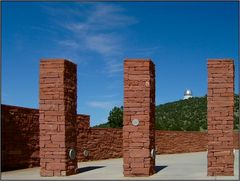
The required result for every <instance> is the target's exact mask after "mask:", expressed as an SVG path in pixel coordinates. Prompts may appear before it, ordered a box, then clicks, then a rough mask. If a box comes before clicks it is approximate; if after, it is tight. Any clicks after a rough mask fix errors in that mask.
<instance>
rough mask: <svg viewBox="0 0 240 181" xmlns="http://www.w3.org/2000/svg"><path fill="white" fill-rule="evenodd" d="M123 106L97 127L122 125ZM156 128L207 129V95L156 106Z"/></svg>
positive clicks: (236, 99)
mask: <svg viewBox="0 0 240 181" xmlns="http://www.w3.org/2000/svg"><path fill="white" fill-rule="evenodd" d="M122 115H123V108H122V107H120V108H118V107H114V108H113V109H112V110H111V111H110V114H109V117H108V122H107V123H104V124H101V125H98V126H95V127H114V128H120V127H122V121H123V120H122V119H123V117H122ZM155 116H156V124H155V125H156V129H159V130H179V131H202V130H206V129H207V97H206V96H204V97H193V98H189V99H186V100H179V101H175V102H170V103H166V104H162V105H158V106H156V113H155ZM238 119H239V96H237V95H235V97H234V128H235V129H238V128H239V120H238Z"/></svg>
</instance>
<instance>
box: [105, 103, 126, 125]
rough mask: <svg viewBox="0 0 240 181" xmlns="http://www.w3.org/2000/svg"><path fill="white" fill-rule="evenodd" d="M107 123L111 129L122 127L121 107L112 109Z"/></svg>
mask: <svg viewBox="0 0 240 181" xmlns="http://www.w3.org/2000/svg"><path fill="white" fill-rule="evenodd" d="M108 123H109V125H110V127H111V128H122V127H123V106H121V107H120V108H119V107H114V108H113V109H112V110H111V111H110V113H109V116H108Z"/></svg>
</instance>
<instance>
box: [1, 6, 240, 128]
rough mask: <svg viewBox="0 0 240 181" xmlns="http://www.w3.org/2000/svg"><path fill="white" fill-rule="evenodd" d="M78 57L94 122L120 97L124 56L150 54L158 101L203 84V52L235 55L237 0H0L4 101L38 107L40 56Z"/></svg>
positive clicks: (81, 108)
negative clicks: (139, 0) (136, 0)
mask: <svg viewBox="0 0 240 181" xmlns="http://www.w3.org/2000/svg"><path fill="white" fill-rule="evenodd" d="M41 58H65V59H69V60H71V61H73V62H75V63H77V65H78V107H77V110H78V113H83V114H89V115H90V116H91V126H93V125H96V124H100V123H104V122H106V121H107V117H108V113H109V111H110V110H111V109H112V108H113V107H114V106H121V105H122V104H123V61H124V59H125V58H151V59H152V60H153V61H154V63H155V66H156V104H157V105H158V104H162V103H166V102H171V101H176V100H179V99H182V97H183V93H184V90H185V89H186V88H190V89H191V90H192V91H193V95H194V96H203V95H205V94H206V92H207V59H208V58H233V59H234V60H235V68H236V74H235V90H236V92H237V90H238V77H239V76H237V75H238V3H237V2H151V3H150V2H140V3H139V2H138V3H134V2H121V3H120V2H115V3H113V2H111V3H107V2H105V3H102V2H101V3H100V2H99V3H96V2H94V3H84V2H82V3H81V2H2V103H4V104H10V105H17V106H23V107H31V108H38V92H39V91H38V88H39V87H38V79H39V61H40V59H41Z"/></svg>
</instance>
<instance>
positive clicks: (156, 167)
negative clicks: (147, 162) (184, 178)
mask: <svg viewBox="0 0 240 181" xmlns="http://www.w3.org/2000/svg"><path fill="white" fill-rule="evenodd" d="M166 167H167V165H162V166H155V171H156V172H155V173H158V172H159V171H161V170H162V169H164V168H166Z"/></svg>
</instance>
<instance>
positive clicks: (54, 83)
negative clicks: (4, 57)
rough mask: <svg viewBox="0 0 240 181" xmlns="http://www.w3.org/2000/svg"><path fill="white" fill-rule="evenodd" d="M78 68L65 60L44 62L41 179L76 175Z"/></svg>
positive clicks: (41, 65) (42, 78)
mask: <svg viewBox="0 0 240 181" xmlns="http://www.w3.org/2000/svg"><path fill="white" fill-rule="evenodd" d="M76 74H77V66H76V65H75V64H73V63H72V62H70V61H67V60H63V59H47V60H41V62H40V78H39V79H40V81H39V127H40V134H39V135H40V143H39V144H40V167H41V170H40V175H41V176H65V175H71V174H74V173H75V169H76V168H77V158H76V157H75V158H72V159H71V158H70V157H69V151H70V150H71V149H73V150H76V142H77V134H76V126H77V124H76V123H77V121H76V110H77V75H76Z"/></svg>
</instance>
